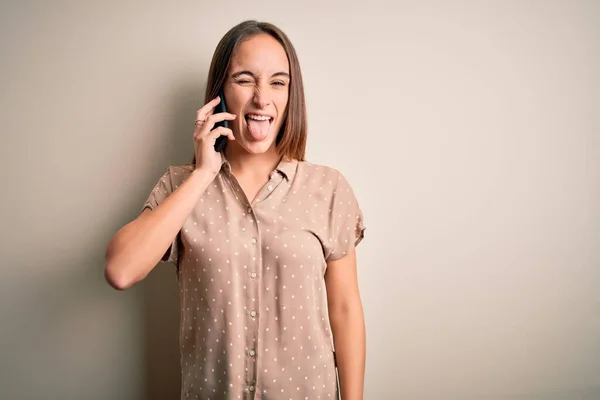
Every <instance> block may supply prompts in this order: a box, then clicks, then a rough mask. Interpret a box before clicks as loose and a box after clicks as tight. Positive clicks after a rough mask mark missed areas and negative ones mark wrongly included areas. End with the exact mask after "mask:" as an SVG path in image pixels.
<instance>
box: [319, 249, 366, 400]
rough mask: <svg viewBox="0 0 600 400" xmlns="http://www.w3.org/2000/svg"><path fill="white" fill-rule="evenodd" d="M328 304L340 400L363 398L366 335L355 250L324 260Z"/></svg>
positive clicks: (359, 399)
mask: <svg viewBox="0 0 600 400" xmlns="http://www.w3.org/2000/svg"><path fill="white" fill-rule="evenodd" d="M325 285H326V287H327V306H328V308H329V320H330V321H331V329H332V333H333V342H334V346H335V352H336V358H337V366H338V373H339V379H340V390H341V397H342V400H362V399H363V392H364V375H365V358H366V334H365V322H364V316H363V308H362V302H361V299H360V294H359V290H358V278H357V271H356V252H355V249H352V251H350V252H349V253H348V255H346V256H344V257H343V258H340V259H338V260H335V261H329V262H328V263H327V272H326V274H325Z"/></svg>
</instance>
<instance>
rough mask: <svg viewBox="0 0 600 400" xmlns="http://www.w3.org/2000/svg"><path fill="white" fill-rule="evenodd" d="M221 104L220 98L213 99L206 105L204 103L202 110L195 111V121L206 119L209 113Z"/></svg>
mask: <svg viewBox="0 0 600 400" xmlns="http://www.w3.org/2000/svg"><path fill="white" fill-rule="evenodd" d="M220 102H221V98H220V97H219V96H217V97H215V98H214V99H212V100H211V101H209V102H208V103H206V104H205V105H204V106H202V108H200V109H199V110H198V111H196V119H206V117H207V116H208V115H209V113H210V114H212V113H211V111H212V110H213V109H214V108H215V107H216V106H217V104H219V103H220Z"/></svg>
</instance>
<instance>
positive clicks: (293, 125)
mask: <svg viewBox="0 0 600 400" xmlns="http://www.w3.org/2000/svg"><path fill="white" fill-rule="evenodd" d="M258 34H268V35H271V36H272V37H273V38H275V39H276V40H277V41H278V42H279V43H280V44H281V45H282V46H283V48H284V50H285V53H286V54H287V58H288V61H289V66H290V86H289V97H288V104H287V108H286V113H285V116H284V122H283V124H282V126H281V130H280V131H279V132H278V134H277V139H276V142H275V145H276V147H277V152H278V153H279V155H280V156H282V157H284V158H285V159H288V160H289V159H296V160H298V161H304V157H305V153H306V136H307V121H306V102H305V98H304V85H303V83H302V72H301V71H300V63H299V62H298V56H297V55H296V50H295V49H294V46H293V45H292V42H291V41H290V40H289V38H288V37H287V35H286V34H285V33H284V32H283V31H282V30H281V29H279V28H278V27H276V26H275V25H273V24H270V23H268V22H259V21H255V20H248V21H244V22H241V23H239V24H238V25H236V26H234V27H233V28H231V29H230V30H229V31H228V32H227V33H226V34H225V36H223V38H222V39H221V40H220V41H219V43H218V44H217V47H216V49H215V52H214V54H213V57H212V61H211V63H210V68H209V70H208V81H207V82H206V95H205V98H204V103H205V104H206V103H208V102H209V101H211V100H212V99H214V98H215V97H217V96H218V95H219V90H220V89H221V87H222V86H223V84H224V83H225V79H226V77H227V71H228V70H229V66H230V63H231V57H232V55H233V53H234V51H235V49H236V48H237V45H238V44H239V43H240V42H242V41H243V40H246V39H249V38H250V37H252V36H254V35H258ZM192 163H193V164H195V163H196V156H195V155H194V161H192Z"/></svg>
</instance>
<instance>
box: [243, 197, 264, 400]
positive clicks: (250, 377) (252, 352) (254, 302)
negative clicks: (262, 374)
mask: <svg viewBox="0 0 600 400" xmlns="http://www.w3.org/2000/svg"><path fill="white" fill-rule="evenodd" d="M246 209H247V211H248V215H249V217H248V219H247V220H246V223H249V224H251V226H249V227H248V232H249V233H250V232H251V236H250V238H249V239H248V236H246V240H248V241H249V243H250V244H249V245H248V246H247V247H248V249H247V250H248V253H249V254H248V258H247V265H246V267H247V269H246V270H245V271H244V272H245V273H246V285H245V286H246V293H245V299H246V306H247V316H248V318H247V322H246V327H247V329H246V330H245V333H246V335H245V336H246V348H247V351H246V362H245V364H246V386H247V390H248V394H249V395H250V396H251V398H254V397H252V396H253V395H254V393H255V391H256V390H257V384H258V383H257V379H258V371H259V369H258V362H259V359H258V354H259V353H258V343H259V326H258V325H259V323H260V312H259V310H260V300H261V299H260V287H259V284H258V283H259V281H260V280H259V279H258V278H259V275H258V273H257V271H259V269H260V263H261V262H262V257H261V254H260V253H261V252H260V231H259V228H258V218H257V215H256V212H255V210H254V209H253V207H252V206H251V205H250V204H248V203H247V204H246ZM247 243H248V242H247Z"/></svg>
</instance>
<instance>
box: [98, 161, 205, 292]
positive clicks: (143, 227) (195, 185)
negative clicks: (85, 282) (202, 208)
mask: <svg viewBox="0 0 600 400" xmlns="http://www.w3.org/2000/svg"><path fill="white" fill-rule="evenodd" d="M212 179H213V177H211V176H210V175H207V174H205V173H203V172H201V171H200V170H196V171H194V172H193V173H192V174H191V175H190V177H189V178H188V179H186V181H185V182H184V183H182V184H181V185H180V186H179V187H178V188H177V189H176V190H175V191H174V192H173V193H172V194H171V195H170V196H169V197H167V199H166V200H165V201H164V202H163V203H162V204H161V205H159V206H158V207H157V208H156V209H155V210H154V211H152V212H148V211H146V212H145V213H143V214H142V215H140V216H139V217H138V218H136V219H135V220H133V221H131V222H130V223H129V224H127V225H125V226H124V227H123V228H121V229H120V230H119V231H118V232H117V233H116V234H115V235H114V236H113V238H112V239H111V241H110V242H109V244H108V246H107V249H106V270H105V275H106V278H107V280H108V282H109V283H110V284H111V285H112V286H113V287H115V288H117V289H121V290H122V289H126V288H128V287H130V286H132V285H134V284H135V283H137V282H138V281H140V280H142V279H144V278H145V277H146V275H147V274H148V273H149V272H150V271H151V270H152V268H154V266H156V264H158V262H159V261H160V259H161V258H162V256H163V255H164V254H165V252H166V251H167V250H168V248H169V246H170V244H171V243H172V242H173V238H175V237H176V235H177V233H178V232H179V230H180V229H181V227H182V225H183V223H184V222H185V220H186V218H187V217H188V216H189V214H190V213H191V212H192V210H193V209H194V207H195V206H196V204H197V203H198V201H199V199H200V197H201V196H202V194H203V193H204V191H205V190H206V188H207V187H208V185H209V184H210V182H211V181H212Z"/></svg>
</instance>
